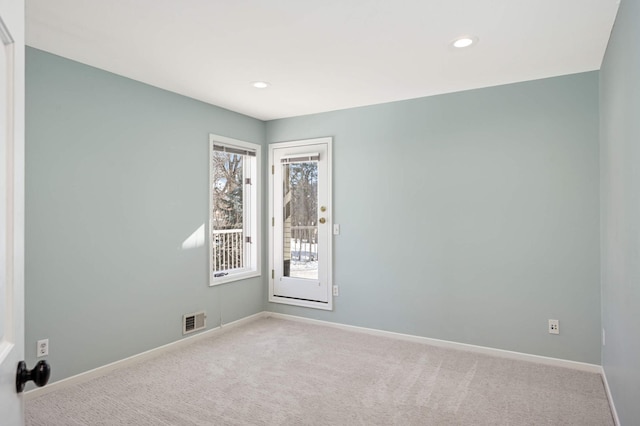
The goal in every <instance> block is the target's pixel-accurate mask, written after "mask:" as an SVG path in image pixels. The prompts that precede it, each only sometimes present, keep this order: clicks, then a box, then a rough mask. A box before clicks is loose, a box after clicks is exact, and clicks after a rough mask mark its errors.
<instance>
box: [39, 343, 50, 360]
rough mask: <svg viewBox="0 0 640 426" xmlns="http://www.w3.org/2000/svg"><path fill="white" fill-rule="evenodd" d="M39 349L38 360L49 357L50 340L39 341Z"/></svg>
mask: <svg viewBox="0 0 640 426" xmlns="http://www.w3.org/2000/svg"><path fill="white" fill-rule="evenodd" d="M37 348H38V351H37V353H38V355H37V357H38V358H40V357H43V356H47V355H49V339H42V340H38V347H37Z"/></svg>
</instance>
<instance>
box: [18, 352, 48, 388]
mask: <svg viewBox="0 0 640 426" xmlns="http://www.w3.org/2000/svg"><path fill="white" fill-rule="evenodd" d="M50 375H51V367H49V364H47V361H44V360H43V361H39V362H38V363H37V364H36V366H35V367H33V370H31V371H29V370H27V364H25V362H24V361H20V362H19V363H18V372H17V373H16V391H18V393H20V392H22V391H23V390H24V385H25V384H26V383H27V382H28V381H29V380H33V383H35V384H36V386H38V387H41V386H44V385H46V384H47V382H48V381H49V376H50Z"/></svg>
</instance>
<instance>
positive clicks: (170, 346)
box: [24, 312, 265, 400]
mask: <svg viewBox="0 0 640 426" xmlns="http://www.w3.org/2000/svg"><path fill="white" fill-rule="evenodd" d="M264 316H265V312H258V313H257V314H253V315H250V316H248V317H245V318H241V319H239V320H237V321H233V322H230V323H228V324H222V325H220V326H218V327H216V328H212V329H210V330H206V331H203V332H201V333H198V334H195V335H192V336H189V337H185V338H183V339H180V340H176V341H175V342H171V343H167V344H166V345H162V346H159V347H157V348H154V349H150V350H148V351H145V352H142V353H139V354H137V355H133V356H130V357H128V358H124V359H121V360H119V361H115V362H112V363H110V364H107V365H103V366H101V367H98V368H94V369H93V370H89V371H85V372H84V373H80V374H76V375H75V376H71V377H67V378H66V379H62V380H58V381H57V382H53V383H51V384H48V385H46V386H44V387H41V388H36V389H32V390H29V391H27V392H25V393H24V397H25V399H26V400H29V399H33V398H37V397H39V396H42V395H45V394H48V393H50V392H54V391H56V390H59V389H62V388H66V387H68V386H72V385H77V384H79V383H84V382H87V381H89V380H91V379H94V378H96V377H100V376H104V375H105V374H107V373H109V372H111V371H114V370H117V369H120V368H123V367H128V366H130V365H133V364H136V363H138V362H140V361H144V360H147V359H151V358H155V357H157V356H158V355H162V354H163V353H165V352H169V351H173V350H176V349H178V348H181V347H183V346H187V345H190V344H192V343H195V342H197V341H199V340H202V339H206V338H207V337H212V336H214V335H217V334H222V333H225V332H227V331H229V330H232V329H234V328H236V327H238V326H240V325H243V324H247V323H249V322H252V321H255V320H257V319H259V318H262V317H264Z"/></svg>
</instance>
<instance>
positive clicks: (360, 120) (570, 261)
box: [267, 72, 600, 364]
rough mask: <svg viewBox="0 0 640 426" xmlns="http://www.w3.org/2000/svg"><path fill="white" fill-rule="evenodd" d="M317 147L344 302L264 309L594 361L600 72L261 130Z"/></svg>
mask: <svg viewBox="0 0 640 426" xmlns="http://www.w3.org/2000/svg"><path fill="white" fill-rule="evenodd" d="M321 136H333V137H334V155H333V161H334V162H333V166H334V188H333V197H334V220H335V222H336V223H340V224H341V226H342V234H341V235H340V236H337V237H334V254H335V263H334V265H335V269H334V277H335V284H337V285H339V286H340V296H339V297H338V298H336V299H335V310H334V312H325V311H319V310H312V309H304V308H296V307H291V306H287V305H277V304H268V305H267V309H269V310H271V311H276V312H282V313H289V314H294V315H300V316H305V317H312V318H317V319H322V320H328V321H335V322H339V323H345V324H353V325H357V326H364V327H372V328H377V329H383V330H391V331H396V332H401V333H409V334H414V335H420V336H427V337H432V338H437V339H445V340H451V341H456V342H463V343H470V344H476V345H482V346H489V347H494V348H501V349H507V350H513V351H519V352H525V353H531V354H538V355H545V356H551V357H557V358H564V359H569V360H575V361H583V362H589V363H595V364H599V363H600V346H599V345H600V343H599V342H600V282H599V276H600V268H599V220H600V216H599V163H598V73H597V72H591V73H584V74H577V75H571V76H564V77H558V78H550V79H545V80H538V81H532V82H526V83H520V84H512V85H506V86H500V87H494V88H488V89H481V90H474V91H468V92H461V93H455V94H447V95H442V96H434V97H429V98H422V99H416V100H410V101H404V102H397V103H390V104H384V105H378V106H370V107H362V108H355V109H349V110H343V111H336V112H329V113H323V114H317V115H310V116H303V117H296V118H289V119H282V120H275V121H271V122H267V141H268V142H269V143H272V142H280V141H288V140H296V139H307V138H313V137H321ZM550 318H554V319H559V320H560V329H561V333H560V335H559V336H554V335H550V334H548V332H547V320H548V319H550Z"/></svg>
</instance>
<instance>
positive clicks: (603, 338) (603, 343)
mask: <svg viewBox="0 0 640 426" xmlns="http://www.w3.org/2000/svg"><path fill="white" fill-rule="evenodd" d="M605 344H606V341H605V334H604V327H602V346H604V345H605Z"/></svg>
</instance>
